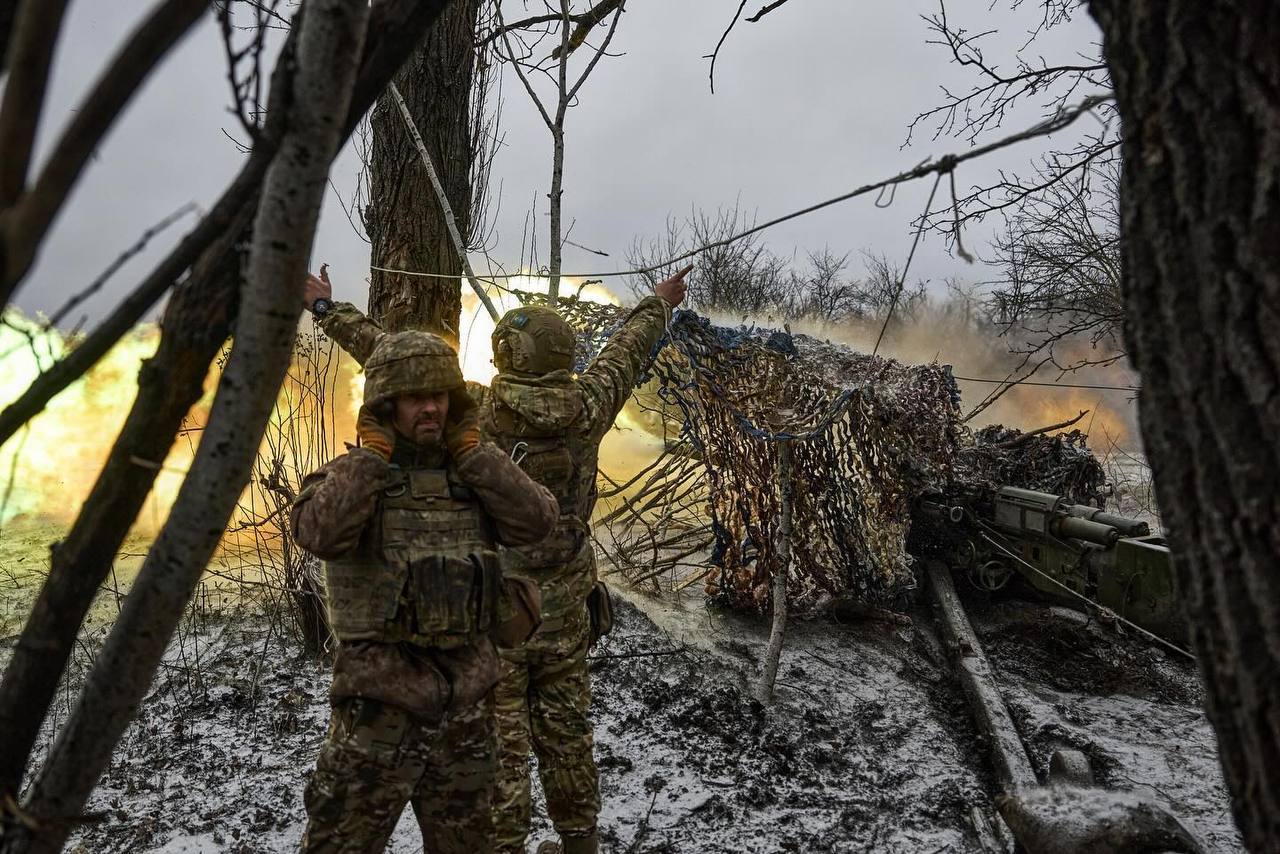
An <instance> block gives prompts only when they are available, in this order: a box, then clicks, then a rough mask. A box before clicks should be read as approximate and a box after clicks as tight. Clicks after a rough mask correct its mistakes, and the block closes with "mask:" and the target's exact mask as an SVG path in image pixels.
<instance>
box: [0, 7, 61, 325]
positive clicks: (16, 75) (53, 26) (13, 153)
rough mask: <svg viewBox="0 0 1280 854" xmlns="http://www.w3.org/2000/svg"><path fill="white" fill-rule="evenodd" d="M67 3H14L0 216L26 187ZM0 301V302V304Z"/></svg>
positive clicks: (0, 127) (2, 128)
mask: <svg viewBox="0 0 1280 854" xmlns="http://www.w3.org/2000/svg"><path fill="white" fill-rule="evenodd" d="M66 10H67V0H47V2H45V1H44V0H26V2H21V3H19V4H18V8H17V12H14V11H13V10H12V7H11V8H10V10H9V14H10V15H12V16H14V17H13V24H12V27H13V32H12V35H11V36H10V39H9V42H8V47H11V48H12V49H11V50H9V51H8V57H7V58H8V66H7V70H8V72H9V79H8V80H7V81H5V86H4V99H3V101H0V211H3V210H5V209H6V208H8V207H9V206H10V205H12V204H13V202H14V200H15V199H17V198H18V196H19V195H20V194H21V193H22V189H23V187H25V186H26V182H27V169H28V167H29V166H30V165H31V149H32V146H33V145H34V143H35V138H36V126H37V125H38V124H39V122H40V114H41V113H42V112H43V110H44V94H45V89H46V87H47V86H48V85H49V66H50V65H51V64H52V63H53V46H54V44H55V43H56V42H57V40H58V31H59V30H61V29H62V17H63V14H64V13H65V12H66ZM3 302H4V300H3V299H0V304H3Z"/></svg>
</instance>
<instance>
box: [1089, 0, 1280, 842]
mask: <svg viewBox="0 0 1280 854" xmlns="http://www.w3.org/2000/svg"><path fill="white" fill-rule="evenodd" d="M1090 11H1091V12H1092V14H1093V16H1094V17H1095V18H1096V19H1097V21H1098V23H1099V24H1100V25H1101V26H1102V30H1103V34H1104V46H1105V50H1106V55H1107V61H1108V64H1109V66H1110V69H1111V76H1112V79H1113V81H1114V84H1115V89H1116V96H1117V102H1118V105H1119V109H1120V115H1121V119H1122V121H1123V129H1124V143H1123V146H1124V147H1123V151H1124V174H1123V183H1122V186H1121V213H1122V234H1123V252H1124V255H1123V261H1124V271H1123V282H1124V296H1125V312H1126V321H1125V323H1126V336H1127V339H1128V341H1127V343H1128V345H1129V347H1130V354H1131V356H1132V358H1133V361H1134V364H1135V366H1136V367H1137V369H1138V370H1139V372H1140V373H1141V375H1142V392H1141V395H1140V398H1139V400H1140V406H1141V409H1140V416H1141V424H1142V436H1143V442H1144V445H1145V448H1146V451H1147V454H1148V456H1149V457H1150V461H1151V468H1152V473H1153V475H1154V478H1155V487H1156V495H1157V499H1158V501H1159V504H1160V509H1161V512H1162V515H1163V518H1164V521H1165V523H1166V526H1167V529H1168V533H1169V537H1170V539H1171V541H1172V542H1171V546H1172V549H1171V551H1172V555H1173V563H1174V567H1175V569H1176V571H1177V578H1178V582H1179V585H1180V587H1181V593H1182V596H1183V598H1184V600H1185V603H1186V607H1187V611H1188V616H1189V617H1190V625H1191V629H1192V636H1191V639H1192V644H1193V647H1194V650H1195V652H1196V655H1197V657H1198V659H1199V662H1200V670H1201V674H1202V676H1203V679H1204V682H1205V685H1206V688H1207V689H1208V690H1207V711H1208V715H1209V719H1210V721H1211V722H1212V723H1213V726H1214V729H1215V730H1216V731H1217V735H1218V744H1219V749H1220V753H1221V758H1222V765H1223V769H1224V771H1225V775H1226V781H1227V786H1228V788H1229V789H1230V791H1231V794H1232V807H1233V809H1234V812H1235V817H1236V821H1237V823H1238V824H1239V826H1240V830H1241V831H1242V833H1243V836H1244V840H1245V844H1246V845H1247V846H1248V847H1249V848H1250V849H1251V850H1254V851H1278V850H1280V488H1278V487H1277V484H1280V50H1277V45H1280V6H1278V5H1277V4H1276V3H1275V2H1263V0H1247V1H1246V2H1231V3H1228V2H1224V0H1162V2H1155V0H1092V1H1091V3H1090Z"/></svg>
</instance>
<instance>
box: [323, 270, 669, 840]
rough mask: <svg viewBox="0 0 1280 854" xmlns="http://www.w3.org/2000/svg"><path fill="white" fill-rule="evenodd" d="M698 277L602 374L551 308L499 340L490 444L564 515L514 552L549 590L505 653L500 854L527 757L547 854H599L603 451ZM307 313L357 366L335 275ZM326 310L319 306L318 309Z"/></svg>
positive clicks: (356, 333) (516, 810)
mask: <svg viewBox="0 0 1280 854" xmlns="http://www.w3.org/2000/svg"><path fill="white" fill-rule="evenodd" d="M691 269H692V267H686V268H685V269H683V270H681V271H680V272H679V273H677V274H676V275H675V276H672V277H671V278H670V279H667V280H666V281H664V282H661V283H659V284H658V285H657V286H656V288H655V293H654V295H653V296H650V297H646V298H645V299H643V300H641V301H640V303H639V305H637V306H636V307H635V309H634V310H633V311H632V312H631V314H630V316H629V317H628V318H627V320H626V322H625V323H624V324H623V326H622V327H621V328H620V329H619V330H618V331H617V332H616V333H614V335H613V336H612V337H611V338H610V339H609V342H608V344H606V345H605V347H604V348H603V349H602V350H601V352H600V354H599V355H598V356H597V357H596V359H595V361H594V362H592V364H591V365H590V366H589V367H588V368H587V369H586V370H585V371H583V372H582V373H581V374H579V375H575V374H574V372H573V359H574V341H575V337H574V335H573V331H572V329H571V328H570V327H569V325H568V324H567V323H566V322H565V321H564V319H563V318H562V317H560V315H559V314H557V313H556V312H555V311H553V310H552V309H550V308H546V307H541V306H525V307H523V308H518V309H514V310H512V311H509V312H507V313H506V315H504V316H503V318H502V319H501V320H500V321H499V323H498V324H497V327H496V328H495V329H494V333H493V354H494V355H493V360H494V364H495V365H496V366H497V368H498V376H497V377H496V378H495V379H494V381H493V385H492V386H491V388H490V390H489V393H488V394H487V395H485V396H484V398H483V400H482V402H481V404H480V410H481V416H480V424H481V429H482V431H483V432H484V435H485V437H486V438H488V439H490V440H491V441H493V442H494V443H495V444H497V446H498V447H499V448H501V449H503V450H504V451H507V452H508V453H509V454H511V455H512V456H513V457H514V458H515V459H517V460H519V461H520V465H521V467H522V468H523V469H524V470H525V471H526V472H528V473H529V474H530V475H531V476H532V477H533V478H534V479H535V480H536V481H538V482H539V483H541V484H542V485H544V486H546V487H548V488H549V489H550V490H551V492H552V493H553V494H554V495H555V496H556V498H557V501H558V503H559V504H560V514H561V515H560V519H559V521H558V523H557V525H556V528H555V531H554V532H553V533H552V534H551V536H550V537H548V538H547V539H546V540H544V541H542V542H541V543H538V544H536V545H533V546H525V547H521V548H519V549H513V550H511V551H509V552H508V553H507V555H506V557H507V561H506V564H505V565H506V568H507V569H508V571H511V572H515V573H519V574H520V575H522V576H524V577H527V578H530V579H533V580H535V581H537V583H538V586H539V588H540V591H541V598H542V618H543V621H542V624H541V626H540V627H539V629H538V631H537V633H536V634H534V636H533V637H532V638H531V639H530V640H529V642H528V643H526V644H525V645H524V646H522V647H519V648H513V649H509V650H504V651H503V652H502V658H503V662H504V670H503V677H502V681H501V682H500V683H499V684H498V687H497V690H496V692H495V693H496V695H497V715H498V736H499V740H500V754H501V763H502V764H501V770H500V773H499V778H498V783H497V801H496V805H495V808H496V816H495V820H496V823H497V840H498V844H497V850H498V851H501V852H523V851H524V843H525V838H526V837H527V835H528V832H529V822H530V813H531V805H530V783H529V771H528V754H529V750H530V748H531V747H532V749H533V751H534V753H535V754H536V755H537V757H538V772H539V775H540V777H541V778H542V788H543V791H544V792H545V793H546V798H547V812H548V814H549V815H550V818H551V821H552V824H553V825H554V826H555V828H556V832H557V833H558V834H559V836H560V839H561V843H560V844H559V845H557V844H555V843H549V844H548V843H544V845H543V847H541V848H540V849H539V851H540V854H542V852H546V851H552V852H554V851H559V850H563V851H565V852H568V854H584V853H585V852H595V851H597V850H598V847H599V845H598V841H597V836H596V817H597V815H598V813H599V811H600V786H599V779H598V774H597V770H596V765H595V760H594V758H593V756H592V731H591V724H590V722H589V721H588V720H587V710H588V708H589V706H590V704H591V688H590V683H589V678H588V673H587V664H586V655H587V650H588V649H589V647H590V646H591V645H592V644H594V642H595V640H596V637H597V636H598V634H599V633H601V632H602V631H604V630H607V624H608V622H609V614H608V596H607V592H606V591H605V590H604V589H603V585H600V584H599V583H598V580H597V577H596V565H595V552H594V550H593V548H592V545H591V538H590V536H589V530H588V527H587V526H588V525H589V523H590V520H591V513H592V510H593V509H594V507H595V502H596V486H595V483H596V466H597V456H598V454H599V449H600V442H601V440H602V439H603V438H604V436H605V434H606V433H608V431H609V429H610V428H611V427H612V426H613V422H614V419H615V418H616V417H617V415H618V413H619V412H620V411H621V409H622V406H623V404H625V403H626V401H627V399H628V398H629V397H630V396H631V392H632V389H633V388H634V386H635V383H636V381H637V380H638V378H639V377H640V375H641V373H642V372H643V370H644V367H645V365H646V364H647V363H648V360H649V356H650V354H651V353H652V352H653V348H654V346H655V345H656V344H657V343H658V341H659V339H660V338H661V337H662V333H663V331H664V329H665V328H666V325H667V323H668V321H669V320H670V317H671V311H672V309H674V308H675V306H677V305H679V304H680V303H681V302H682V301H683V300H684V296H685V289H686V286H685V283H684V277H685V275H687V274H688V272H689V271H690V270H691ZM306 293H307V296H306V299H307V303H308V305H309V306H310V307H312V308H313V310H314V309H316V308H318V309H320V310H319V311H315V313H316V316H317V319H318V320H319V322H320V324H321V327H322V328H323V329H324V331H325V332H326V333H328V334H329V335H330V336H331V337H332V338H333V339H334V340H336V341H337V342H338V343H339V344H340V345H342V346H343V347H344V348H345V349H346V350H347V351H348V352H350V353H351V354H352V355H353V356H355V357H356V358H357V359H362V358H364V357H365V356H364V355H363V354H366V353H367V342H369V341H372V340H374V339H375V338H376V336H377V334H378V328H377V326H376V324H374V323H373V322H372V321H370V320H369V319H368V318H366V317H364V316H363V315H362V314H360V312H359V311H358V310H357V309H355V307H354V306H351V305H349V304H338V305H332V304H329V303H328V298H329V296H330V294H331V289H330V287H329V283H328V278H327V276H323V270H322V277H321V278H317V277H315V276H312V277H310V278H309V279H308V281H307V290H306ZM316 300H321V301H322V302H321V304H320V305H319V306H315V304H314V301H316Z"/></svg>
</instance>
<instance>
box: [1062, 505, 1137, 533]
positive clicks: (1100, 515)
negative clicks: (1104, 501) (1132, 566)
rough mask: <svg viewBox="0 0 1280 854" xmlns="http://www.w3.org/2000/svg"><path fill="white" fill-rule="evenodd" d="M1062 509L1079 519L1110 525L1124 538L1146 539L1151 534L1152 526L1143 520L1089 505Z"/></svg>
mask: <svg viewBox="0 0 1280 854" xmlns="http://www.w3.org/2000/svg"><path fill="white" fill-rule="evenodd" d="M1062 509H1063V510H1065V511H1066V512H1068V513H1070V514H1071V515H1072V516H1075V517H1077V518H1080V519H1088V520H1089V521H1090V522H1099V523H1101V524H1103V525H1110V526H1111V527H1113V528H1115V529H1116V530H1117V531H1119V532H1120V536H1122V537H1145V536H1147V535H1148V534H1150V533H1151V526H1150V525H1148V524H1147V523H1146V522H1143V521H1142V520H1141V519H1132V518H1130V517H1128V516H1120V515H1118V514H1116V513H1108V512H1107V511H1105V510H1103V509H1101V508H1099V507H1090V506H1089V505H1088V504H1064V505H1062Z"/></svg>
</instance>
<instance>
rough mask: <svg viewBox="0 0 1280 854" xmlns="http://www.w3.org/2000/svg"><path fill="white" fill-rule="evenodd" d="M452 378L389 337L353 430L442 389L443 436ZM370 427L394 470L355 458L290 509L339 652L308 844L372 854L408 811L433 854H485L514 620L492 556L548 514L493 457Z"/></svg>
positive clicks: (539, 491) (451, 358) (528, 487)
mask: <svg viewBox="0 0 1280 854" xmlns="http://www.w3.org/2000/svg"><path fill="white" fill-rule="evenodd" d="M424 348H425V349H424ZM461 379H462V378H461V373H460V372H459V371H458V368H457V358H456V355H455V354H454V353H453V351H452V349H450V348H449V347H448V345H446V344H445V343H444V342H443V341H441V340H440V339H438V338H436V337H435V336H430V335H427V334H426V333H421V332H410V333H399V334H397V335H388V336H384V338H383V339H381V340H380V341H379V342H378V344H377V345H376V346H375V347H374V348H373V349H372V351H371V354H370V355H369V363H368V375H367V381H366V385H365V410H362V420H363V419H364V418H365V417H366V413H373V412H377V411H379V409H380V407H381V406H383V405H385V403H386V402H387V401H389V400H392V399H393V398H394V397H395V396H396V395H398V394H404V393H408V392H411V391H415V390H416V391H443V390H445V389H449V390H450V400H451V402H450V411H449V415H448V420H447V421H446V439H447V438H448V435H449V432H448V431H449V429H450V427H449V425H454V426H455V427H456V425H457V422H458V419H459V418H461V417H463V416H465V413H466V408H467V407H468V406H469V405H470V404H469V399H468V398H467V397H466V393H465V391H463V390H462V387H461ZM370 417H371V416H370ZM375 423H376V422H375ZM381 429H382V430H383V431H385V435H387V436H392V435H394V444H393V446H392V447H391V448H389V449H388V452H389V454H390V460H389V461H388V459H387V458H386V457H385V456H383V455H380V454H379V453H375V452H374V451H373V450H369V449H368V448H354V449H352V450H351V451H349V452H348V453H347V454H345V455H343V456H341V457H338V458H336V459H334V460H333V461H331V462H329V463H328V464H326V465H325V466H323V467H321V468H320V469H319V470H318V471H316V472H315V473H313V474H312V475H310V476H308V477H307V479H306V480H305V481H304V482H303V487H302V489H301V490H300V492H299V494H298V498H297V500H296V501H295V503H294V506H293V510H292V514H291V521H292V526H293V528H292V530H293V533H294V536H295V538H296V539H297V540H298V542H299V544H300V545H302V546H303V547H304V548H306V549H308V550H309V551H311V552H313V553H314V554H316V555H317V556H319V557H320V558H322V559H323V560H325V581H326V593H327V596H328V610H329V621H330V625H331V627H332V629H333V632H334V635H335V636H336V637H337V639H338V641H339V646H338V653H337V658H336V660H335V662H334V676H333V683H332V685H331V688H330V701H331V703H332V705H333V714H332V717H331V721H330V726H329V733H328V737H327V738H326V740H325V743H324V745H323V746H322V747H321V750H320V756H319V759H318V760H317V763H316V772H315V774H314V775H313V777H312V779H311V782H310V784H309V785H308V786H307V791H306V797H305V801H306V806H307V812H308V814H309V815H310V822H309V824H308V827H307V832H306V836H305V837H304V840H303V849H304V850H305V851H308V852H352V854H354V852H368V851H380V850H382V849H383V847H384V846H385V845H386V842H387V839H388V838H389V837H390V835H391V832H392V831H393V830H394V828H395V825H396V822H397V820H398V819H399V816H400V813H401V812H402V811H403V809H404V805H405V804H406V803H411V804H412V805H413V808H414V813H415V814H416V816H417V819H418V822H419V825H420V826H421V828H422V835H423V842H424V845H425V848H426V850H427V851H430V852H459V854H479V852H486V851H490V850H492V848H493V844H494V828H493V820H492V797H493V785H494V776H495V772H496V757H495V755H494V747H495V741H494V723H493V714H492V708H493V699H492V688H493V685H494V683H495V682H496V681H497V679H498V677H499V674H500V663H499V659H498V655H497V651H496V649H495V648H494V645H493V642H492V641H491V640H490V637H489V636H490V634H491V633H493V632H495V631H496V629H497V627H498V625H499V624H500V623H501V622H502V621H503V620H504V619H506V617H507V612H508V611H509V610H510V608H511V603H510V602H509V601H508V599H507V596H506V589H505V587H504V585H503V579H502V572H501V568H500V566H499V564H498V557H497V547H498V545H499V544H503V545H508V546H516V545H526V544H531V543H536V542H538V541H539V540H541V539H542V538H544V537H545V536H546V535H547V533H548V532H549V531H551V530H552V529H553V527H554V525H555V523H556V518H557V514H558V510H557V508H556V504H555V501H554V499H553V497H552V496H551V495H550V493H549V492H548V491H547V490H546V489H545V488H544V487H542V486H539V485H538V484H536V483H535V482H533V481H532V480H530V479H529V477H528V476H527V475H525V474H524V473H523V472H522V471H520V470H519V468H517V467H516V466H515V465H513V464H512V463H511V461H510V458H509V457H508V455H507V454H505V453H503V452H502V451H500V450H499V449H498V448H496V447H495V446H493V445H491V444H480V445H474V440H472V441H471V443H469V444H471V445H473V446H472V447H469V448H467V449H466V450H464V451H462V452H461V455H460V456H457V457H454V456H453V455H452V454H451V453H450V451H449V450H448V449H447V447H446V445H445V444H440V445H437V444H433V445H430V446H417V445H414V444H413V443H412V442H410V441H409V440H408V439H406V438H404V437H403V436H399V435H395V434H393V433H392V432H391V428H390V427H387V426H386V425H385V424H383V425H381ZM473 434H474V428H473ZM449 447H455V448H458V447H466V445H463V444H458V445H452V446H449Z"/></svg>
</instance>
